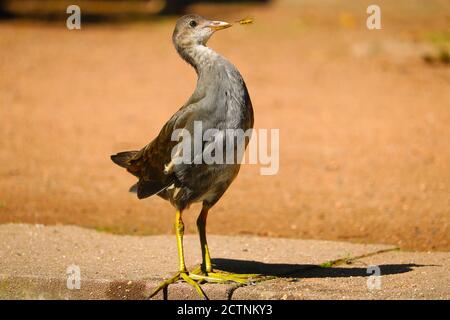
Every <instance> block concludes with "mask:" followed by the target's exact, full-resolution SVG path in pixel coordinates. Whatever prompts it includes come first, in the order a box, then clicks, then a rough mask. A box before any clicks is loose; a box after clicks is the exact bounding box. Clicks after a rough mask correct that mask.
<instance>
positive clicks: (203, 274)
mask: <svg viewBox="0 0 450 320" xmlns="http://www.w3.org/2000/svg"><path fill="white" fill-rule="evenodd" d="M231 26H232V24H231V23H227V22H224V21H217V20H208V19H206V18H203V17H202V16H200V15H197V14H189V15H185V16H183V17H181V18H179V19H178V20H177V22H176V25H175V28H174V31H173V34H172V42H173V45H174V46H175V49H176V51H177V52H178V54H179V55H180V57H181V58H182V59H183V60H185V61H186V62H187V63H188V64H190V65H191V66H192V67H193V68H194V69H195V72H196V74H197V84H196V87H195V90H194V92H193V94H192V95H191V96H190V98H189V99H188V100H187V102H186V103H184V105H182V106H181V108H180V109H179V110H178V111H177V112H176V113H175V114H173V116H172V117H171V118H170V119H169V120H168V121H167V122H166V123H165V124H164V125H163V127H162V129H161V131H160V132H159V134H158V136H156V138H154V139H153V140H152V141H151V142H150V143H149V144H148V145H146V146H145V147H143V148H142V149H140V150H138V151H125V152H119V153H117V154H115V155H112V156H111V159H112V161H113V162H114V163H115V164H117V165H119V166H120V167H123V168H125V169H126V170H127V171H128V172H129V173H131V174H132V175H134V176H135V177H137V179H138V181H137V183H136V184H134V185H133V186H132V187H131V188H130V191H131V192H136V193H137V197H138V198H139V199H144V198H147V197H150V196H153V195H157V196H159V197H161V198H163V199H165V200H168V201H169V202H170V204H171V205H172V206H173V207H174V208H175V211H176V213H175V234H176V240H177V249H178V260H179V270H178V272H177V273H176V274H175V275H174V276H173V277H171V278H169V279H167V280H165V281H163V282H162V283H161V284H160V285H159V286H158V287H156V288H155V289H154V290H153V292H152V293H151V295H150V296H149V298H152V297H154V296H155V295H156V294H157V293H158V292H160V291H161V290H163V289H166V288H167V287H168V286H169V285H170V284H173V283H175V282H177V281H179V280H180V281H185V282H186V283H188V284H189V285H191V286H193V287H194V288H195V290H196V291H197V292H198V294H199V295H200V296H201V297H202V298H204V299H207V297H206V295H205V293H204V291H203V289H202V288H201V286H200V284H202V283H204V282H215V283H225V282H235V283H241V284H245V283H247V282H248V281H253V280H252V279H255V277H258V275H256V274H231V273H225V272H219V271H215V270H213V268H212V263H211V257H210V252H209V248H208V244H207V240H206V220H207V217H208V212H209V210H210V209H211V208H212V207H213V206H214V205H215V204H216V203H217V201H218V200H219V199H220V198H221V197H222V195H223V194H224V193H225V191H226V190H227V189H228V187H229V186H230V185H231V183H232V182H233V180H234V179H235V178H236V176H237V174H238V172H239V169H240V162H241V161H240V160H241V159H242V155H239V154H238V152H236V153H235V155H234V158H233V160H234V161H231V163H229V162H228V161H227V162H226V163H224V162H223V161H222V162H220V161H216V162H212V163H211V162H208V163H206V161H204V159H203V158H202V157H203V156H204V152H205V151H206V150H210V151H211V150H213V151H214V152H212V153H211V154H213V155H215V154H216V153H217V152H221V151H226V150H225V149H226V147H225V146H226V145H227V143H230V137H229V135H227V133H228V132H233V130H242V131H244V132H247V131H248V130H250V131H251V130H252V128H253V123H254V115H253V106H252V102H251V100H250V95H249V92H248V89H247V86H246V83H245V81H244V79H243V77H242V75H241V73H240V72H239V71H238V69H237V68H236V67H235V66H234V65H233V64H232V63H231V62H230V61H229V60H227V59H226V58H225V57H223V56H221V55H220V54H219V53H217V52H216V51H214V50H213V49H211V48H210V47H208V46H207V42H208V40H209V39H210V37H211V36H212V35H213V34H214V33H215V32H216V31H219V30H223V29H226V28H229V27H231ZM199 123H200V124H201V132H202V133H205V132H206V131H207V130H215V131H214V132H215V134H214V139H210V140H208V141H203V139H202V141H201V146H202V148H201V150H198V149H199V148H197V150H195V149H196V148H195V145H194V144H195V141H194V142H192V141H191V142H190V144H189V143H187V144H184V145H183V146H190V145H193V146H194V148H191V149H194V151H192V150H191V154H189V153H188V152H187V150H188V149H190V148H184V149H181V147H180V143H179V141H178V140H177V138H180V135H181V132H182V133H183V135H182V136H183V137H184V133H186V134H190V135H194V136H195V132H194V131H195V130H196V124H199ZM177 132H178V133H177ZM174 136H175V139H174ZM231 139H235V137H232V138H231ZM249 139H250V137H249V136H245V137H244V140H240V142H241V144H243V147H244V149H245V148H246V147H247V145H248V141H249ZM233 142H236V141H235V140H233ZM238 142H239V141H238ZM231 145H232V146H233V148H234V150H233V151H237V148H238V147H239V146H238V143H234V145H233V144H231ZM228 146H230V144H228ZM181 156H182V157H181ZM177 157H178V158H177ZM180 158H182V159H183V160H186V161H175V160H176V159H178V160H179V159H180ZM199 159H200V161H198V160H199ZM196 202H201V203H202V209H201V212H200V214H199V216H198V219H197V228H198V232H199V236H200V244H201V251H202V263H201V264H200V266H199V267H198V268H196V269H195V270H192V271H190V272H189V271H188V270H187V268H186V264H185V261H184V250H183V235H184V223H183V219H182V215H183V212H184V211H185V210H186V209H187V208H188V207H189V206H190V205H191V204H192V203H196Z"/></svg>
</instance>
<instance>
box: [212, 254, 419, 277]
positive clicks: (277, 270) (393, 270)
mask: <svg viewBox="0 0 450 320" xmlns="http://www.w3.org/2000/svg"><path fill="white" fill-rule="evenodd" d="M211 262H212V264H213V267H214V268H216V269H219V270H222V271H226V272H231V273H250V274H260V275H263V276H269V277H270V276H274V277H278V278H343V277H368V276H370V275H373V274H374V273H373V271H370V269H368V267H369V266H368V265H367V266H366V265H362V266H352V265H357V264H358V263H357V262H353V263H351V264H348V265H347V266H346V267H339V266H338V267H328V268H327V267H320V266H319V265H314V264H287V263H263V262H258V261H247V260H234V259H222V258H216V259H212V261H211ZM378 267H379V268H380V270H379V271H380V275H389V274H399V273H406V272H410V271H412V270H413V268H417V267H425V265H420V264H414V263H407V264H383V265H378Z"/></svg>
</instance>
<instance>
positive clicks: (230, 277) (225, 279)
mask: <svg viewBox="0 0 450 320" xmlns="http://www.w3.org/2000/svg"><path fill="white" fill-rule="evenodd" d="M190 276H191V278H192V279H194V280H197V281H198V283H202V282H214V283H229V282H235V283H239V284H250V283H254V282H258V281H261V280H263V279H265V277H263V276H262V275H260V274H237V273H227V272H215V271H211V272H206V271H203V270H202V269H201V268H200V267H198V268H195V269H194V271H192V272H191V273H190Z"/></svg>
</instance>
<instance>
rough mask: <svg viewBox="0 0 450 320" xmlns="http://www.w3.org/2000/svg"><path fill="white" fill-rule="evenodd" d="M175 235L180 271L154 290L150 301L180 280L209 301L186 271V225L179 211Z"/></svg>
mask: <svg viewBox="0 0 450 320" xmlns="http://www.w3.org/2000/svg"><path fill="white" fill-rule="evenodd" d="M175 233H176V238H177V249H178V262H179V271H178V272H177V273H176V274H175V275H174V276H173V277H171V278H170V279H168V280H165V281H163V282H162V283H161V284H160V285H159V286H158V287H156V288H155V290H153V292H152V294H151V295H150V297H149V299H150V298H152V297H154V296H155V295H156V294H157V293H158V292H159V291H161V290H163V289H165V288H167V287H168V286H169V285H170V284H172V283H175V282H177V281H178V280H184V281H186V282H187V283H188V284H190V285H191V286H193V287H194V288H195V290H196V291H197V293H198V294H199V295H200V296H201V297H202V298H203V299H207V297H206V295H205V293H204V292H203V290H202V288H201V287H200V286H199V285H198V283H197V282H196V281H195V280H194V278H193V277H192V276H191V275H190V274H188V272H187V269H186V264H185V262H184V250H183V235H184V223H183V220H182V212H181V211H180V210H177V213H176V215H175Z"/></svg>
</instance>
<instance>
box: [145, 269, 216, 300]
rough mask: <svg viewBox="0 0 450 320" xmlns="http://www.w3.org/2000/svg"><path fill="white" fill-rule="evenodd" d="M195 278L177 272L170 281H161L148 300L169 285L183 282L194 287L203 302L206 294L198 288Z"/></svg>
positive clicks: (189, 274) (188, 274)
mask: <svg viewBox="0 0 450 320" xmlns="http://www.w3.org/2000/svg"><path fill="white" fill-rule="evenodd" d="M195 277H196V276H195V275H193V274H191V273H188V272H178V273H176V274H175V275H174V276H173V277H171V278H170V279H167V280H166V281H163V282H162V283H161V284H160V285H159V286H158V287H156V289H155V290H153V292H152V294H151V295H150V296H149V297H148V298H149V299H151V298H153V297H154V296H155V295H156V294H157V293H158V292H160V291H161V290H163V289H165V288H167V287H168V286H169V285H170V284H173V283H175V282H177V281H178V280H184V281H186V282H187V283H188V284H190V285H191V286H193V287H194V289H195V290H196V291H197V293H198V295H199V296H200V297H202V298H203V299H205V300H208V297H207V296H206V294H205V293H204V292H203V290H202V288H201V287H200V286H199V284H198V283H197V281H196V280H198V279H196V278H195Z"/></svg>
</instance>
